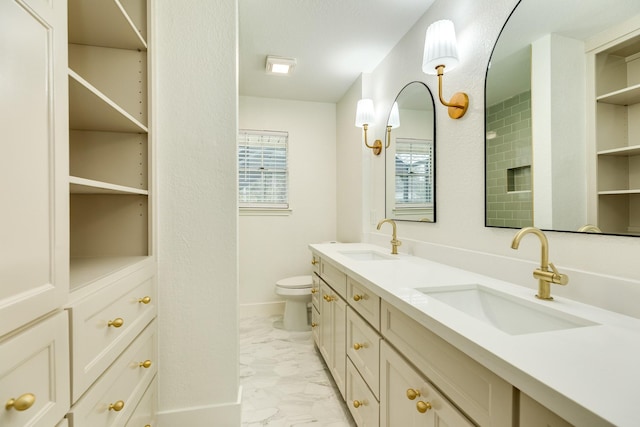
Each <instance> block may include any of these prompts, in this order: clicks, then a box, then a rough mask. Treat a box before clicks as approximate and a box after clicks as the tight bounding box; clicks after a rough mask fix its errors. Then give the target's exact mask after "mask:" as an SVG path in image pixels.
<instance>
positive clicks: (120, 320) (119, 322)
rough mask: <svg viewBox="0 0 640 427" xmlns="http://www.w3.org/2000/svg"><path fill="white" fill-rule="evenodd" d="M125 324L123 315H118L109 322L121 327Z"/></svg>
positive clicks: (110, 324)
mask: <svg viewBox="0 0 640 427" xmlns="http://www.w3.org/2000/svg"><path fill="white" fill-rule="evenodd" d="M122 325H124V319H123V318H122V317H116V318H115V319H113V320H109V322H108V323H107V326H108V327H109V326H113V327H114V328H119V327H120V326H122Z"/></svg>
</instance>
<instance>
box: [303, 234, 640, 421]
mask: <svg viewBox="0 0 640 427" xmlns="http://www.w3.org/2000/svg"><path fill="white" fill-rule="evenodd" d="M309 247H310V248H311V250H312V251H314V252H316V253H317V254H319V255H320V256H321V257H322V258H323V259H325V260H327V261H329V262H331V263H332V264H333V265H335V266H336V267H337V268H339V269H340V270H342V271H343V272H344V273H346V274H347V275H349V276H351V277H353V278H354V279H355V280H357V281H359V282H360V283H362V284H363V285H365V286H369V287H370V288H371V290H372V291H373V292H375V293H377V294H378V295H380V296H381V297H382V298H383V299H384V300H386V301H387V302H389V303H390V304H392V305H394V306H396V307H397V308H399V309H400V310H402V311H404V312H405V313H406V314H408V315H409V316H411V317H412V318H413V319H415V320H416V321H418V322H419V323H421V324H422V325H424V326H425V327H427V328H428V329H430V330H431V331H433V332H434V333H436V334H438V335H439V336H440V337H441V338H443V339H445V340H446V341H448V342H449V343H451V344H452V345H454V346H455V347H457V348H458V349H459V350H461V351H463V352H464V353H466V354H467V355H469V356H470V357H472V358H473V359H475V360H476V361H477V362H478V363H480V364H482V365H484V366H485V367H487V368H488V369H490V370H491V371H493V372H494V373H496V374H497V375H499V376H501V377H502V378H504V379H505V380H506V381H508V382H509V383H511V384H513V385H514V386H515V387H516V388H518V389H520V390H521V391H522V392H524V393H526V394H528V395H529V396H531V397H532V398H534V399H535V400H537V401H538V402H540V403H541V404H542V405H544V406H546V407H548V408H549V409H551V410H552V411H553V412H555V413H557V414H558V415H560V416H561V417H563V418H565V419H566V420H567V421H569V422H571V423H572V424H575V425H578V426H587V425H588V426H595V425H603V424H604V423H603V420H605V421H607V422H609V423H611V424H614V425H616V426H636V427H637V426H640V411H639V410H638V397H639V396H640V392H638V387H639V386H640V320H638V319H635V318H632V317H629V316H625V315H621V314H618V313H614V312H611V311H607V310H603V309H600V308H598V307H594V306H590V305H585V304H582V303H579V302H576V301H572V300H569V299H566V298H562V297H557V296H555V297H554V300H553V301H540V300H538V299H537V298H535V296H534V294H535V291H532V289H529V288H525V287H523V286H518V285H514V284H512V283H508V282H503V281H500V280H496V279H494V278H491V277H487V276H483V275H480V274H475V273H471V272H469V271H465V270H461V269H457V268H454V267H451V266H447V265H444V264H440V263H436V262H432V261H429V260H426V259H423V258H418V257H413V256H409V255H402V254H401V255H397V256H395V258H396V259H393V260H373V261H357V260H354V259H352V258H351V257H349V256H346V255H344V254H343V253H341V252H345V251H359V250H374V251H376V252H379V253H382V254H388V253H389V252H390V250H389V248H383V247H380V246H375V245H370V244H362V243H322V244H311V245H309ZM523 280H531V281H532V284H534V285H535V284H536V279H534V278H533V277H532V276H529V277H528V278H523ZM470 284H480V285H483V286H486V287H488V288H492V289H496V290H499V291H501V292H503V293H506V294H509V295H512V296H515V297H519V298H524V299H526V300H527V301H528V302H531V303H533V304H541V305H544V306H551V307H553V308H554V309H557V310H559V311H562V312H564V313H568V314H571V315H574V316H577V317H580V318H583V319H587V320H590V321H592V322H594V323H596V325H593V326H585V327H578V328H571V329H563V330H555V331H546V332H539V333H528V334H521V335H510V334H508V333H506V332H503V331H501V330H499V329H497V328H494V327H492V326H489V325H487V324H485V323H482V322H479V321H478V320H476V319H475V318H473V317H471V316H469V315H467V314H465V313H463V312H461V311H459V310H456V309H454V308H452V307H450V306H449V305H447V304H445V303H442V302H440V301H438V300H437V299H435V298H433V297H430V296H428V295H426V294H425V293H423V292H420V291H418V290H416V288H426V287H434V286H444V285H470ZM551 286H552V287H551V295H553V290H554V286H556V285H551ZM568 286H579V283H572V282H571V281H570V282H569V285H568ZM602 286H607V284H606V283H603V284H602ZM639 303H640V302H639Z"/></svg>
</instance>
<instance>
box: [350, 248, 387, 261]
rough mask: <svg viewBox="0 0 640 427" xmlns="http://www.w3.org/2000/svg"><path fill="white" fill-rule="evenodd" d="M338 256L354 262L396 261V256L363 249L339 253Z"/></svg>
mask: <svg viewBox="0 0 640 427" xmlns="http://www.w3.org/2000/svg"><path fill="white" fill-rule="evenodd" d="M340 254H342V255H344V256H347V257H349V258H351V259H353V260H356V261H375V260H392V259H398V258H397V257H398V256H397V255H391V254H383V253H382V252H378V251H374V250H369V249H364V250H359V251H358V250H351V251H340Z"/></svg>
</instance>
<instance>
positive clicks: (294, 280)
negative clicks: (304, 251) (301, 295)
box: [276, 275, 313, 289]
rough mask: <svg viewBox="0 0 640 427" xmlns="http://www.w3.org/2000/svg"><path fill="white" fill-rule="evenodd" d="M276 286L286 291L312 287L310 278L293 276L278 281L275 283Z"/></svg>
mask: <svg viewBox="0 0 640 427" xmlns="http://www.w3.org/2000/svg"><path fill="white" fill-rule="evenodd" d="M276 286H278V287H281V288H286V289H306V288H310V287H312V286H313V280H312V279H311V276H308V275H307V276H294V277H287V278H286V279H280V280H278V281H277V282H276Z"/></svg>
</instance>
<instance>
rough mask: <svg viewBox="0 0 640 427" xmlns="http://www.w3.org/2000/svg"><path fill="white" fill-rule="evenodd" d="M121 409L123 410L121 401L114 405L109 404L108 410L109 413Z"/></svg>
mask: <svg viewBox="0 0 640 427" xmlns="http://www.w3.org/2000/svg"><path fill="white" fill-rule="evenodd" d="M122 408H124V402H123V401H122V400H118V401H117V402H116V403H110V404H109V410H110V411H116V412H119V411H122Z"/></svg>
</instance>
